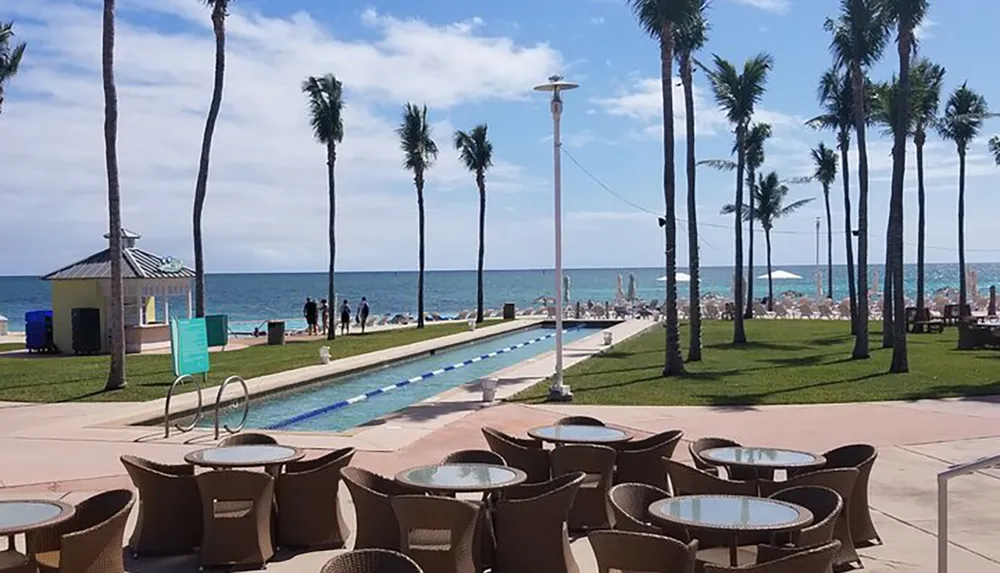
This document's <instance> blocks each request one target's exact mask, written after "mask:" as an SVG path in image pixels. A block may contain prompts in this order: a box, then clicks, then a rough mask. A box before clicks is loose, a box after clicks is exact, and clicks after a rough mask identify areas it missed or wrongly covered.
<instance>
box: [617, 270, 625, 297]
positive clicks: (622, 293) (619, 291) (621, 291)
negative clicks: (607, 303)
mask: <svg viewBox="0 0 1000 573" xmlns="http://www.w3.org/2000/svg"><path fill="white" fill-rule="evenodd" d="M624 298H625V289H623V288H622V276H621V275H618V288H617V289H616V290H615V300H623V299H624Z"/></svg>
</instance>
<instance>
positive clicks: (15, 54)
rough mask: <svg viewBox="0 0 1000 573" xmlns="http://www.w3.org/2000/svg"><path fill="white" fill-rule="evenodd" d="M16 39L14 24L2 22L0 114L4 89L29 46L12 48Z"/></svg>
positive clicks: (0, 26)
mask: <svg viewBox="0 0 1000 573" xmlns="http://www.w3.org/2000/svg"><path fill="white" fill-rule="evenodd" d="M13 39H14V22H0V113H3V89H4V85H6V84H7V82H9V81H10V80H11V78H13V77H14V76H15V75H17V70H18V68H19V67H20V66H21V58H22V57H24V49H25V48H26V47H27V44H25V43H24V42H21V43H20V44H14V45H13V46H11V41H12V40H13Z"/></svg>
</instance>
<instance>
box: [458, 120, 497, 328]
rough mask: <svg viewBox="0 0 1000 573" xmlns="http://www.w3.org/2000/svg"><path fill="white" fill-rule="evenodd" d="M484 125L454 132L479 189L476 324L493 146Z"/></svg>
mask: <svg viewBox="0 0 1000 573" xmlns="http://www.w3.org/2000/svg"><path fill="white" fill-rule="evenodd" d="M487 129H488V128H487V126H486V124H485V123H483V124H480V125H477V126H476V127H474V128H472V131H470V132H468V133H466V132H464V131H462V130H457V131H455V149H457V150H458V152H459V157H461V159H462V163H464V164H465V167H466V168H467V169H468V170H469V171H471V172H473V173H475V174H476V187H478V188H479V259H478V265H477V266H476V322H480V323H481V322H483V261H484V260H485V258H486V171H487V170H488V169H489V168H490V167H492V166H493V144H492V143H490V140H489V138H488V137H487V135H486V131H487Z"/></svg>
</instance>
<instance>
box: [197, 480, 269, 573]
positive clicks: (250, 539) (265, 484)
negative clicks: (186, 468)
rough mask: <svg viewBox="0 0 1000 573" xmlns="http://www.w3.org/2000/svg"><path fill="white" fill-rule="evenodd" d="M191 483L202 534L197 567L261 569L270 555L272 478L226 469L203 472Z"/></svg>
mask: <svg viewBox="0 0 1000 573" xmlns="http://www.w3.org/2000/svg"><path fill="white" fill-rule="evenodd" d="M195 480H196V481H197V482H198V491H199V492H200V493H201V507H202V516H203V519H202V531H204V535H203V540H202V544H201V551H200V553H199V556H198V563H199V565H200V566H202V567H217V566H234V565H238V566H249V565H256V566H258V567H263V566H264V564H266V563H267V562H268V561H269V560H270V559H271V557H273V556H274V546H273V545H272V543H271V539H272V531H271V507H272V504H273V503H274V478H273V477H271V476H270V475H268V474H266V473H261V472H251V471H243V470H227V471H215V472H205V473H203V474H199V475H198V476H197V477H195Z"/></svg>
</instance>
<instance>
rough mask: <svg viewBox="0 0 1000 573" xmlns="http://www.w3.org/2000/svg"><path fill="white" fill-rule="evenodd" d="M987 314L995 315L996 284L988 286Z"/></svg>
mask: <svg viewBox="0 0 1000 573" xmlns="http://www.w3.org/2000/svg"><path fill="white" fill-rule="evenodd" d="M988 314H989V315H990V316H996V315H997V287H996V286H991V287H990V307H989V310H988Z"/></svg>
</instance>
